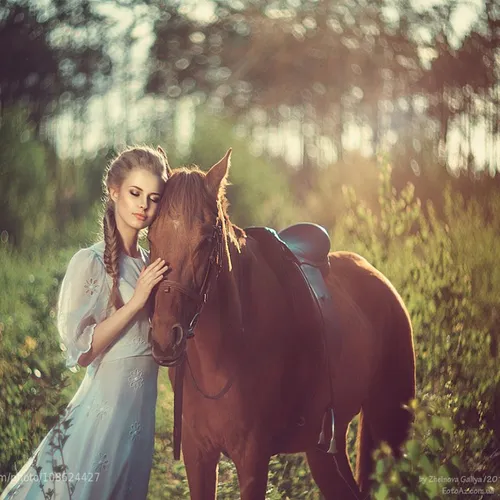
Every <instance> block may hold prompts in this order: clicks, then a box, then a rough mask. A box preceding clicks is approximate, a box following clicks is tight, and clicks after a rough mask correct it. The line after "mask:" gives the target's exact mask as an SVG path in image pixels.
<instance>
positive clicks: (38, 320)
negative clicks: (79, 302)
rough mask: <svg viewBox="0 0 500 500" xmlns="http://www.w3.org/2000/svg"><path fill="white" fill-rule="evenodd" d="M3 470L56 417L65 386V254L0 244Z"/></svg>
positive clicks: (17, 461) (14, 463)
mask: <svg viewBox="0 0 500 500" xmlns="http://www.w3.org/2000/svg"><path fill="white" fill-rule="evenodd" d="M0 262H1V265H0V283H2V285H3V286H2V289H3V290H5V291H10V293H5V292H3V293H2V296H1V299H2V300H1V302H0V341H1V343H2V350H1V351H0V377H1V379H2V385H3V387H4V396H3V397H2V399H1V400H0V441H1V442H2V446H1V448H0V471H2V472H4V471H13V470H14V468H15V467H17V470H18V469H19V468H20V467H21V466H22V464H23V461H24V460H25V459H26V457H27V456H28V455H29V453H31V452H33V450H34V447H35V445H36V444H37V443H38V442H39V441H40V440H41V438H42V437H43V436H44V435H45V433H46V432H47V429H48V428H50V427H51V426H52V425H54V423H55V422H56V420H57V417H58V415H59V414H60V412H61V410H62V408H63V407H64V404H65V400H64V397H63V398H61V394H62V393H63V390H64V388H65V386H66V376H65V374H64V372H65V368H64V363H63V357H62V353H61V349H60V347H59V343H58V341H57V338H58V336H57V331H56V329H55V324H54V318H55V310H54V306H55V302H56V297H57V291H58V288H59V284H60V279H61V278H62V276H61V268H63V267H64V264H63V257H62V256H61V255H57V256H56V255H52V258H51V259H49V258H48V256H43V255H39V258H38V259H33V258H29V259H26V258H23V257H20V256H18V255H16V254H15V253H14V252H13V251H12V250H11V249H9V248H8V247H6V246H5V245H0Z"/></svg>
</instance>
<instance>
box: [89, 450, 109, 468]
mask: <svg viewBox="0 0 500 500" xmlns="http://www.w3.org/2000/svg"><path fill="white" fill-rule="evenodd" d="M108 467H109V459H108V455H107V454H106V453H99V456H98V457H97V458H96V459H95V460H94V463H93V464H92V470H93V471H94V472H101V471H105V470H108Z"/></svg>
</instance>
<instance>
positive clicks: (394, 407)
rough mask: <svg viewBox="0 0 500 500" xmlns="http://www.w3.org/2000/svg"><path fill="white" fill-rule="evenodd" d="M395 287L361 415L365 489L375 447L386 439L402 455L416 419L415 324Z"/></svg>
mask: <svg viewBox="0 0 500 500" xmlns="http://www.w3.org/2000/svg"><path fill="white" fill-rule="evenodd" d="M391 289H392V291H393V297H392V301H393V303H392V307H391V309H390V315H389V317H390V318H391V321H390V322H389V325H390V326H388V328H387V330H386V334H387V335H386V336H385V346H386V349H385V352H384V355H383V356H382V358H381V359H380V362H379V367H378V370H377V374H376V376H375V377H374V379H373V381H372V384H371V386H370V390H369V395H368V397H367V399H366V400H365V401H364V403H363V405H362V412H361V414H360V419H359V430H358V436H357V438H358V439H357V444H358V453H359V454H358V455H357V457H358V459H357V460H356V477H357V481H358V485H359V487H360V489H361V491H369V487H370V483H371V481H370V479H369V477H370V475H371V473H372V471H373V467H374V461H373V459H372V454H373V451H374V449H375V448H376V447H378V446H379V445H380V443H381V442H382V441H385V442H386V443H387V444H388V445H389V446H390V448H391V450H392V453H393V454H394V456H395V457H396V458H399V457H400V456H401V446H402V445H403V443H404V441H405V440H406V439H407V438H408V434H409V431H410V428H411V423H412V413H411V412H410V411H409V410H408V408H407V407H406V405H407V404H408V403H409V401H410V400H412V399H413V398H414V397H415V354H414V348H413V338H412V337H413V334H412V327H411V322H410V319H409V316H408V313H407V312H406V308H405V307H404V304H403V302H402V300H401V298H400V297H399V295H398V294H397V292H395V290H394V289H393V288H392V285H391Z"/></svg>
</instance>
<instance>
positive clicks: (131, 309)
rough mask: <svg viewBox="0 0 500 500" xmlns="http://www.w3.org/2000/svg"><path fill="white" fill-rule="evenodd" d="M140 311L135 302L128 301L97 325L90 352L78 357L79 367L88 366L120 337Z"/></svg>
mask: <svg viewBox="0 0 500 500" xmlns="http://www.w3.org/2000/svg"><path fill="white" fill-rule="evenodd" d="M140 310H141V306H138V303H137V302H134V301H132V300H130V301H129V302H127V303H126V304H125V305H123V306H122V307H120V309H118V310H117V311H115V312H114V313H113V314H111V316H109V317H108V318H106V319H105V320H104V321H102V322H101V323H98V324H97V325H96V327H95V329H94V335H93V337H92V345H91V347H90V350H89V351H88V352H86V353H84V354H81V355H80V357H79V358H78V364H79V365H80V366H88V365H90V363H92V361H94V359H95V358H96V357H97V356H99V354H101V353H102V352H103V351H104V350H105V349H106V347H108V346H109V345H110V344H111V343H112V342H113V341H114V340H116V339H117V338H118V337H119V336H120V334H121V333H122V331H123V329H124V328H125V327H126V326H127V325H128V324H129V323H130V321H132V319H133V318H134V316H135V315H136V314H137V313H138V312H139V311H140Z"/></svg>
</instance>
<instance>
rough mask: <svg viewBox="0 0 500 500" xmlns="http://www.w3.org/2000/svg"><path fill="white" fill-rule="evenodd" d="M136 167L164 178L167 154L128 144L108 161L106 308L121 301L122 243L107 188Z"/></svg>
mask: <svg viewBox="0 0 500 500" xmlns="http://www.w3.org/2000/svg"><path fill="white" fill-rule="evenodd" d="M136 169H142V170H146V171H148V172H150V173H152V174H154V175H157V176H158V177H160V178H161V179H162V180H163V181H166V180H167V172H168V170H169V167H168V161H167V156H166V155H165V152H164V151H163V150H162V149H161V148H160V147H158V151H156V150H154V149H152V148H150V147H147V146H140V147H137V146H136V147H131V148H129V149H126V150H124V151H122V152H121V153H120V154H119V155H118V156H117V157H116V158H115V159H114V160H112V161H111V162H110V163H109V165H108V166H107V168H106V171H105V172H104V177H103V189H104V193H105V198H104V216H103V221H102V229H103V233H104V265H105V267H106V272H107V273H108V274H109V275H110V276H111V278H113V287H112V289H111V295H110V297H109V302H108V307H111V306H114V307H115V308H116V309H119V308H120V307H121V306H122V305H123V300H122V298H121V296H120V292H119V290H118V283H119V279H120V270H119V267H118V259H119V256H120V252H121V250H122V243H121V239H120V235H119V233H118V228H117V227H116V219H115V205H114V202H113V200H112V199H111V197H110V195H109V192H110V188H111V187H113V188H116V189H119V188H120V187H121V185H122V183H123V181H124V180H125V179H126V178H127V176H128V175H129V174H130V173H131V172H132V171H133V170H136Z"/></svg>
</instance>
